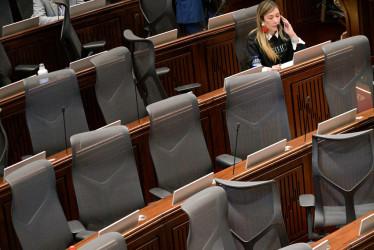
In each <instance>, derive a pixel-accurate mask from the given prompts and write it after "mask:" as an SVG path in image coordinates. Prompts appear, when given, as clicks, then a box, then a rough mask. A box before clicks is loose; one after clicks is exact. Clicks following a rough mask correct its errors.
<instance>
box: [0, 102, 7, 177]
mask: <svg viewBox="0 0 374 250" xmlns="http://www.w3.org/2000/svg"><path fill="white" fill-rule="evenodd" d="M0 111H1V109H0ZM8 149H9V144H8V137H7V135H6V132H5V129H4V127H3V123H2V122H1V120H0V177H2V176H3V175H4V169H5V168H6V167H7V166H8Z"/></svg>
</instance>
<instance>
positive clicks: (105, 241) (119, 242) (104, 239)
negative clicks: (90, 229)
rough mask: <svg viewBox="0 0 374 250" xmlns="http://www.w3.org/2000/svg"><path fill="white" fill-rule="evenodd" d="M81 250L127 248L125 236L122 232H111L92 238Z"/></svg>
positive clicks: (116, 249)
mask: <svg viewBox="0 0 374 250" xmlns="http://www.w3.org/2000/svg"><path fill="white" fill-rule="evenodd" d="M79 249H80V250H127V245H126V241H125V238H123V237H122V235H121V234H120V233H117V232H110V233H106V234H104V235H102V236H99V237H97V238H96V239H94V240H91V241H90V242H88V243H87V244H84V245H83V246H81V247H80V248H79Z"/></svg>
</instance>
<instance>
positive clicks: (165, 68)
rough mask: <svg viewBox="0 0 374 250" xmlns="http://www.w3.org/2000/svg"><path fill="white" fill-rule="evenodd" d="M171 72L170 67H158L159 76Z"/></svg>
mask: <svg viewBox="0 0 374 250" xmlns="http://www.w3.org/2000/svg"><path fill="white" fill-rule="evenodd" d="M169 72H170V69H169V68H168V67H161V68H158V69H156V73H157V76H158V78H161V77H163V76H164V75H165V74H167V73H169Z"/></svg>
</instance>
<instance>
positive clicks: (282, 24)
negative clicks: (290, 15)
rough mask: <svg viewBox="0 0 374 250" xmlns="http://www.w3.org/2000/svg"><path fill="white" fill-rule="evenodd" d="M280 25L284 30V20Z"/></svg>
mask: <svg viewBox="0 0 374 250" xmlns="http://www.w3.org/2000/svg"><path fill="white" fill-rule="evenodd" d="M280 25H281V26H282V28H283V29H284V22H283V20H282V18H281V19H280Z"/></svg>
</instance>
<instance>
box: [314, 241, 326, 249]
mask: <svg viewBox="0 0 374 250" xmlns="http://www.w3.org/2000/svg"><path fill="white" fill-rule="evenodd" d="M328 242H329V241H328V240H324V241H322V242H321V243H319V244H318V245H317V246H315V247H313V250H327V249H328V248H329V246H328V244H327V243H328Z"/></svg>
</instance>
